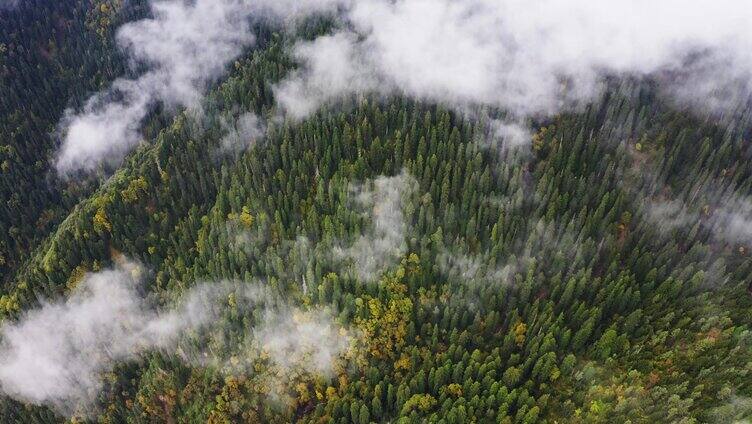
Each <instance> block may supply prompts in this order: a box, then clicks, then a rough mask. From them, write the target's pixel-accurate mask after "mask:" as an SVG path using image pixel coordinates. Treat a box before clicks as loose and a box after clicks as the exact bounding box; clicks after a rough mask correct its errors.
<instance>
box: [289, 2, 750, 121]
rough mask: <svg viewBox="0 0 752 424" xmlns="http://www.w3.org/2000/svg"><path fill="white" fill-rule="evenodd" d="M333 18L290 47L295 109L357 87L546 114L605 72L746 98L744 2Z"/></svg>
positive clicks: (427, 6) (593, 85)
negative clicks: (335, 21) (331, 27)
mask: <svg viewBox="0 0 752 424" xmlns="http://www.w3.org/2000/svg"><path fill="white" fill-rule="evenodd" d="M340 17H341V20H342V21H343V22H344V24H343V25H341V27H340V28H341V29H340V30H338V31H337V32H335V33H334V34H330V35H326V36H323V37H319V38H317V39H315V40H313V41H302V42H299V43H298V44H297V45H296V46H295V47H294V51H293V54H294V56H295V57H296V58H297V59H298V60H299V61H300V63H301V65H302V66H301V69H300V70H298V71H297V72H295V73H293V74H292V75H291V76H290V77H289V78H288V79H287V80H285V81H283V82H281V83H280V84H279V85H278V86H277V98H278V101H279V103H280V105H281V106H282V107H283V108H284V109H286V110H287V111H288V112H289V113H290V115H292V116H293V117H302V116H306V115H307V114H309V113H311V112H312V111H314V110H315V109H316V108H317V107H318V106H320V105H322V104H325V103H327V102H331V101H336V100H337V99H338V98H340V97H342V96H345V95H349V94H353V93H363V92H371V93H376V94H380V95H393V94H398V95H407V96H410V97H414V98H417V99H421V100H426V101H430V102H438V103H442V104H446V105H449V106H451V107H456V108H467V107H473V106H478V105H481V106H490V107H496V108H500V109H502V110H504V111H506V112H508V113H509V114H511V116H512V117H530V116H549V115H552V114H555V113H557V112H560V111H562V110H568V109H572V108H577V107H578V106H580V105H582V104H586V103H587V102H589V101H591V100H593V99H595V98H596V96H597V95H598V94H600V93H601V91H602V89H603V86H604V79H605V78H606V77H607V76H611V75H616V76H622V75H628V76H635V77H652V76H655V75H657V74H661V75H672V76H673V77H674V78H673V79H668V84H667V86H666V91H667V92H670V93H671V95H673V96H674V98H675V100H677V101H679V102H681V103H687V102H690V101H692V100H696V99H695V97H697V96H696V95H697V94H699V95H700V96H702V98H705V99H706V101H705V102H703V103H702V104H699V103H698V104H697V105H698V106H701V107H705V106H708V107H709V108H711V109H715V110H717V109H719V108H725V107H733V106H734V105H733V104H729V103H739V102H742V101H748V100H749V99H750V93H751V91H750V87H749V84H748V83H746V84H740V82H741V81H749V77H750V76H751V75H752V54H751V53H750V52H751V51H752V49H750V47H752V32H750V31H749V30H748V24H747V23H748V22H749V21H750V20H751V19H752V8H750V7H749V5H748V4H746V3H745V2H739V1H733V0H721V1H709V0H697V1H691V2H683V1H679V0H663V1H660V2H649V1H646V0H638V1H632V2H617V3H614V2H597V1H592V0H575V1H569V2H558V1H553V0H537V1H532V2H530V1H521V0H507V1H496V0H460V1H450V0H397V1H387V0H352V1H343V6H342V13H341V15H340ZM692 63H693V64H694V66H688V65H689V64H692ZM698 87H699V88H701V91H702V93H701V94H700V93H694V94H693V93H692V92H691V90H692V89H694V88H698ZM732 88H733V90H734V93H735V96H734V97H733V98H732V99H729V96H727V94H728V93H727V92H728V91H729V90H730V89H732ZM708 99H711V100H712V101H710V102H708V101H707V100H708Z"/></svg>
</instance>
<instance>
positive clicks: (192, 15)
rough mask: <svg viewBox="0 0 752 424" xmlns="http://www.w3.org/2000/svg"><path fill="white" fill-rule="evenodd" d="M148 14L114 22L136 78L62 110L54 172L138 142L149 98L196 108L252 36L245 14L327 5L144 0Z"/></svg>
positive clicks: (94, 163) (285, 18) (285, 13)
mask: <svg viewBox="0 0 752 424" xmlns="http://www.w3.org/2000/svg"><path fill="white" fill-rule="evenodd" d="M149 4H150V7H151V11H152V15H153V16H152V17H150V18H147V19H143V20H139V21H135V22H130V23H127V24H124V25H123V26H121V27H120V28H119V29H118V30H117V35H116V40H117V45H118V47H119V48H120V49H121V50H122V51H124V52H125V54H126V55H127V57H128V59H129V61H130V63H131V65H132V66H131V67H132V68H133V69H135V70H143V72H142V73H141V74H140V75H139V76H138V77H136V78H119V79H117V80H116V81H115V82H113V84H112V85H111V87H109V88H108V89H107V90H105V91H103V92H100V93H96V94H95V95H93V96H92V97H91V98H90V99H89V100H88V101H87V102H86V104H85V106H84V107H83V109H82V110H76V111H74V110H68V111H67V112H66V114H65V117H64V118H63V120H62V121H61V123H60V127H61V129H60V133H61V135H62V144H61V147H60V150H59V152H58V154H57V156H56V158H55V168H56V169H57V171H58V173H60V174H61V175H68V174H70V173H72V172H76V171H92V170H95V169H97V167H98V166H99V165H100V164H102V163H113V164H117V163H118V162H119V161H121V160H122V159H123V157H124V156H125V155H126V154H127V153H128V152H130V151H131V150H132V149H133V148H134V147H135V146H136V145H137V144H138V143H139V142H140V132H139V131H140V128H141V125H142V123H143V121H144V119H145V118H146V116H147V115H148V114H149V112H150V111H151V110H153V108H154V107H155V106H156V105H158V104H159V105H162V106H164V107H165V108H166V109H167V110H175V109H177V108H180V107H186V108H191V109H195V110H199V111H200V107H201V101H202V99H203V95H204V92H205V91H206V89H207V88H208V87H209V85H210V84H211V83H212V82H214V81H216V80H217V79H218V78H219V77H221V76H222V75H223V74H224V73H225V72H226V68H227V65H228V64H229V63H230V62H231V61H233V60H235V59H236V58H238V57H239V56H240V55H241V54H242V53H243V52H244V51H245V49H247V48H248V47H251V46H252V45H253V44H254V42H255V39H256V37H255V36H254V34H253V33H252V31H251V26H250V23H251V18H252V17H255V18H258V19H262V18H263V19H268V20H270V21H274V22H279V23H283V24H286V23H294V22H295V21H296V20H297V19H300V18H302V17H305V16H308V15H311V14H315V13H320V12H324V11H327V10H329V9H331V8H333V7H334V6H335V5H336V3H335V2H334V1H330V0H315V1H306V2H297V1H272V0H255V1H251V0H195V1H192V2H186V1H183V0H161V1H158V0H151V1H150V3H149Z"/></svg>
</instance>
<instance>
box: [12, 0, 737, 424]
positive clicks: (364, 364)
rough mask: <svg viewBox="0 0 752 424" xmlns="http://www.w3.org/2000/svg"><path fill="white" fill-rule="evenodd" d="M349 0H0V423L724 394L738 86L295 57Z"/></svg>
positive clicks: (533, 406) (618, 416) (729, 360)
mask: <svg viewBox="0 0 752 424" xmlns="http://www.w3.org/2000/svg"><path fill="white" fill-rule="evenodd" d="M463 2H464V3H465V4H471V5H474V3H473V2H472V1H470V2H467V1H464V0H463V1H460V2H458V3H457V4H463ZM160 3H161V4H162V6H161V7H164V9H160V6H159V4H160ZM351 3H353V4H355V3H358V2H337V1H320V2H316V1H311V2H305V1H304V2H301V3H296V2H289V1H280V2H270V1H261V0H259V1H257V2H254V1H251V0H248V1H241V0H237V1H235V0H217V2H215V3H211V2H209V1H208V0H197V1H196V2H181V1H177V0H174V1H173V0H166V1H164V2H158V1H153V2H147V1H119V0H76V1H59V2H58V1H51V0H18V1H17V2H13V3H10V2H9V3H8V5H7V6H3V3H0V30H1V31H0V166H1V170H0V172H2V189H1V191H0V193H2V194H1V195H0V199H1V200H3V202H2V204H1V205H0V210H1V211H2V212H1V214H0V272H1V273H2V285H1V286H0V288H1V290H0V294H1V297H0V323H1V324H0V325H1V326H0V394H2V398H0V421H2V422H9V423H11V422H18V423H30V422H39V423H48V422H66V421H68V422H109V423H120V422H133V423H141V422H144V423H146V422H149V423H151V422H165V423H182V422H190V423H193V422H201V423H203V422H211V423H236V422H305V423H361V424H367V423H371V422H399V423H423V422H442V423H465V422H477V423H486V422H489V423H491V422H497V423H539V422H540V423H561V422H573V423H575V422H592V423H620V422H631V423H643V422H644V423H655V422H667V423H668V422H678V423H695V422H697V423H700V422H719V423H721V422H722V423H727V422H748V421H745V420H749V419H751V418H752V378H751V376H750V374H751V373H752V221H751V220H752V197H750V196H752V163H751V162H750V160H749V158H750V155H752V150H750V149H751V148H752V145H750V141H751V140H752V118H751V117H752V108H749V102H746V103H745V102H741V103H735V104H734V108H733V109H732V110H729V109H725V110H724V112H718V109H713V110H712V111H707V110H701V109H697V107H696V104H695V103H693V102H691V101H687V102H679V101H677V100H676V98H674V97H672V96H671V95H669V94H667V93H668V92H673V89H672V90H668V89H666V86H665V84H663V83H662V81H665V79H667V78H670V75H671V73H670V72H663V71H664V69H663V68H660V69H659V71H661V72H658V73H655V74H647V75H639V77H636V76H635V75H633V74H631V73H624V74H622V73H614V74H613V75H608V76H607V77H604V78H603V79H602V80H600V81H599V84H600V88H601V89H599V90H595V91H593V92H592V93H589V94H588V96H587V97H580V98H577V99H575V100H576V101H573V102H571V103H572V104H570V103H569V100H571V99H570V98H569V97H567V98H566V99H562V100H561V102H560V103H557V105H559V104H560V105H559V106H556V107H555V108H553V109H551V110H548V109H546V110H545V111H544V110H543V109H544V108H543V107H536V108H534V109H535V111H532V112H529V113H528V112H527V111H525V112H521V111H520V110H519V109H517V111H514V110H510V108H511V107H512V105H513V102H511V100H510V101H508V102H507V100H504V101H497V100H488V101H486V100H483V99H484V97H483V96H480V98H481V101H475V100H477V98H474V99H473V101H472V102H467V101H465V100H463V101H462V102H459V100H457V99H456V98H454V97H453V96H449V95H448V94H447V93H449V92H451V90H453V87H454V86H451V85H446V86H442V87H440V88H441V89H436V90H434V89H433V88H432V89H431V90H425V89H424V85H423V84H428V83H427V82H426V81H431V78H434V77H436V74H432V73H430V72H429V73H427V74H426V75H418V78H423V79H422V80H421V81H422V82H420V83H414V82H410V83H409V84H401V82H400V81H401V80H400V79H399V78H398V77H396V76H394V75H392V74H389V72H392V71H389V72H387V71H383V69H385V68H383V69H382V68H379V69H382V70H381V71H378V72H380V74H379V73H377V72H374V73H370V74H368V77H367V78H366V77H363V71H362V70H360V71H359V70H357V69H356V70H355V71H353V72H352V73H349V72H350V70H352V69H351V66H352V64H347V63H345V62H347V61H345V60H343V59H342V58H341V57H340V56H338V54H336V53H334V52H332V51H331V50H326V51H327V52H328V55H326V56H325V57H324V58H325V59H326V62H327V63H326V65H322V63H320V62H316V60H315V59H311V56H310V55H311V52H312V51H313V50H314V49H315V48H317V47H321V46H322V45H324V46H329V47H331V45H329V44H327V43H334V44H335V45H336V43H338V42H339V41H342V40H343V39H346V40H348V43H352V45H351V46H350V47H353V46H355V47H354V48H355V49H361V48H362V49H363V51H358V52H356V53H352V52H351V53H352V56H353V57H356V58H357V60H353V62H354V63H356V64H358V66H361V65H362V64H363V63H366V62H368V60H371V59H365V57H368V56H363V54H365V52H366V51H368V49H369V47H370V48H373V49H376V47H374V46H377V44H367V45H366V46H365V47H363V46H360V47H358V46H359V45H358V44H357V43H358V41H357V40H359V39H358V38H357V37H353V38H348V37H349V35H345V36H343V35H342V34H341V33H339V32H337V31H340V29H341V28H349V27H356V28H357V27H358V25H363V22H364V19H365V18H363V16H364V15H363V13H364V12H363V10H366V9H363V10H359V13H355V12H353V13H352V15H353V16H355V17H354V18H353V17H351V16H349V15H347V14H344V12H342V10H350V9H348V8H351V7H352V8H353V10H356V11H357V10H358V9H357V8H358V7H360V6H352V5H351ZM360 3H361V4H369V5H370V6H371V7H372V8H373V10H377V11H380V12H379V13H381V12H383V10H381V9H379V8H378V7H381V6H378V7H377V6H376V5H380V4H381V0H373V1H368V2H366V1H363V2H360ZM387 3H388V2H387ZM403 3H405V4H411V3H412V4H413V5H415V6H416V7H417V6H419V5H425V4H426V3H425V2H420V1H417V0H416V1H412V2H411V1H410V0H400V1H397V2H395V4H396V5H397V6H394V5H392V6H383V7H384V8H387V7H393V8H398V7H400V6H399V5H400V4H403ZM445 3H446V2H445V1H444V0H441V1H438V2H437V3H436V4H435V5H434V6H431V7H436V8H441V7H444V6H442V5H443V4H445ZM479 3H483V2H479ZM245 4H251V6H248V7H249V9H245V6H243V5H245ZM309 4H310V5H311V6H310V10H309V6H306V5H309ZM329 4H333V5H335V7H334V8H333V9H330V8H326V7H328V6H326V7H324V6H321V5H329ZM585 4H587V2H585ZM181 5H182V6H181ZM192 5H193V6H192ZM296 5H297V6H296ZM484 5H485V6H487V4H486V3H484ZM225 6H226V7H227V10H225V9H221V8H222V7H225ZM192 7H193V9H191V8H192ZM363 7H365V6H363ZM406 7H407V6H406ZM479 7H480V6H479ZM183 8H185V10H184V9H183ZM220 9H221V10H220ZM218 10H219V11H218ZM228 10H229V13H225V12H227V11H228ZM246 10H248V16H247V18H248V19H247V20H248V22H245V21H244V22H243V23H242V24H238V23H234V21H232V23H228V27H230V28H232V32H233V34H231V35H228V34H223V33H222V34H217V33H215V32H216V29H213V27H214V25H211V23H212V22H215V21H213V20H212V19H214V17H216V16H220V17H222V19H230V18H228V16H230V15H232V16H233V18H232V19H236V18H237V16H239V15H238V12H239V11H243V13H245V11H246ZM369 10H370V9H369ZM389 10H390V12H389V13H397V12H395V10H398V9H389ZM448 10H450V12H451V10H452V9H451V8H450V9H448ZM725 13H732V12H731V11H726V12H725ZM241 15H242V14H241ZM369 16H370V15H369ZM374 16H378V17H381V18H383V19H387V17H388V13H386V12H384V13H383V14H381V15H379V14H378V13H376V12H374ZM172 18H175V19H177V20H178V22H180V24H179V25H178V24H176V23H175V22H174V21H173V20H171V19H172ZM242 19H244V18H242ZM348 19H351V20H350V21H348ZM128 22H131V23H132V22H147V23H149V24H150V25H151V23H155V22H156V24H155V25H156V26H157V27H158V28H173V29H175V30H176V31H178V32H179V34H182V35H176V36H174V37H173V38H174V39H171V38H170V37H166V38H165V39H166V40H167V41H164V43H167V44H159V48H155V50H157V51H158V55H157V56H158V59H155V57H157V56H154V57H153V56H149V55H150V54H151V53H149V52H147V53H143V52H141V50H139V49H141V48H143V49H147V47H148V46H149V45H150V44H149V43H147V42H145V43H144V44H143V45H136V46H135V47H134V45H133V44H132V43H133V40H134V39H135V38H134V36H133V35H132V34H131V33H130V32H128V28H129V27H127V25H128V24H127V23H128ZM165 22H166V23H165ZM196 22H198V23H199V24H196ZM206 22H209V24H206ZM216 22H222V21H221V20H220V21H216ZM441 22H444V21H441ZM157 24H160V25H163V26H159V25H157ZM193 24H196V26H195V27H193V26H191V25H193ZM444 24H446V22H444ZM122 25H125V28H126V30H124V32H118V30H117V28H118V27H120V26H122ZM207 27H212V28H207ZM130 28H137V29H138V30H139V31H134V32H135V33H137V34H141V35H142V34H143V33H144V31H143V30H149V29H150V28H151V27H150V26H147V25H145V26H143V27H130ZM463 28H464V27H463ZM198 30H203V31H206V32H207V33H211V34H213V35H211V36H207V37H206V39H205V40H204V39H202V40H201V41H196V39H195V38H194V37H195V34H196V31H198ZM237 31H241V32H242V31H247V32H248V34H249V36H248V37H240V36H238V34H237ZM146 32H147V33H148V31H146ZM373 33H375V31H374V32H364V33H363V34H361V36H362V38H368V37H374V39H375V40H379V38H378V37H377V36H374V35H373ZM129 34H131V35H129ZM332 34H333V35H332ZM364 34H365V35H364ZM198 35H199V36H200V35H201V34H200V33H198ZM250 35H252V37H251V36H250ZM455 35H456V34H455ZM460 35H461V34H460ZM128 37H130V38H128ZM185 39H187V40H189V42H186V43H185V46H188V47H185V46H183V47H181V49H176V50H177V51H178V52H180V54H181V55H182V54H188V55H193V56H192V57H193V58H192V59H186V60H185V61H182V60H181V59H175V58H174V57H173V56H172V54H173V52H172V51H170V49H168V48H166V47H165V45H167V46H169V45H171V44H169V43H175V44H181V43H183V42H184V40H185ZM124 40H125V41H124ZM207 40H209V41H207ZM211 40H214V41H211ZM338 40H339V41H338ZM353 40H356V41H353ZM210 41H211V42H215V43H216V44H217V46H218V47H217V48H216V49H215V50H216V51H211V50H212V49H207V46H214V44H211V42H210ZM159 43H162V41H160V42H159ZM306 43H309V44H306ZM124 46H125V47H124ZM139 46H141V47H139ZM230 47H232V48H230ZM236 50H237V51H236ZM413 53H415V52H413ZM206 54H209V56H206V57H205V56H204V55H206ZM416 54H417V53H416ZM457 54H458V55H460V56H462V55H464V53H462V52H457ZM385 56H387V57H388V55H386V54H385ZM348 57H349V56H348ZM459 59H462V57H460V58H459ZM216 61H220V63H221V64H223V65H224V64H225V63H226V66H219V69H220V71H221V72H220V71H217V70H214V67H217V65H216V63H215V62H216ZM439 62H441V64H445V63H444V62H442V61H439ZM400 63H402V62H400ZM209 64H211V66H209ZM402 64H403V65H404V66H403V67H404V68H409V69H411V70H412V72H415V69H413V68H411V67H410V66H408V65H405V64H404V63H402ZM598 65H599V66H600V63H599V64H598ZM336 66H339V68H337V69H348V71H347V72H345V71H342V72H341V73H339V72H335V71H334V70H332V69H331V67H336ZM689 68H691V66H689V65H688V66H686V68H685V69H689ZM155 69H156V70H155ZM615 69H616V70H619V71H621V68H618V67H615ZM204 71H205V74H206V75H204V74H200V72H204ZM437 73H439V72H438V71H437ZM186 75H187V76H186ZM322 75H323V76H322ZM476 76H477V75H476ZM565 76H568V77H570V78H569V79H570V81H566V79H567V78H562V81H556V84H555V85H556V86H560V85H561V86H562V87H565V86H567V84H570V85H572V86H573V85H574V84H576V81H575V78H573V77H574V75H565ZM453 77H454V75H453V76H452V78H453ZM467 77H468V78H471V77H473V75H469V76H467ZM165 78H166V79H165ZM181 78H183V79H182V80H181ZM322 78H323V82H322V80H321V79H322ZM677 78H678V77H677ZM481 79H482V78H481ZM690 80H691V79H690ZM153 81H156V82H153ZM175 81H178V82H180V84H178V83H175ZM507 82H508V81H507ZM512 82H514V81H512ZM183 83H185V84H183ZM112 84H114V85H113V87H115V88H114V89H110V88H108V87H111V85H112ZM342 84H345V85H347V89H343V88H342V87H341V85H342ZM410 84H413V85H410ZM386 85H389V86H390V87H392V85H393V87H392V88H388V89H386V88H383V89H382V88H377V87H379V86H386ZM133 87H135V88H133ZM353 87H357V88H353ZM416 87H418V88H416ZM461 88H462V89H463V90H466V91H469V92H472V88H471V87H469V86H465V85H461ZM523 88H524V87H523ZM704 88H705V87H704ZM704 88H703V89H704ZM699 89H700V87H699V86H698V90H699ZM106 90H110V91H106ZM142 90H147V91H148V90H153V91H154V92H159V93H160V94H153V95H151V96H152V97H149V98H147V100H144V101H143V104H142V103H139V101H140V100H139V99H140V97H139V96H138V95H137V94H138V93H140V91H142ZM160 90H168V91H169V90H173V91H174V90H184V91H185V93H187V94H185V93H183V92H181V94H180V95H167V94H163V93H162V92H161V91H160ZM322 90H327V91H326V92H325V93H324V92H323V91H322ZM421 90H422V91H421ZM102 92H106V93H107V94H106V95H100V94H97V93H102ZM582 92H583V91H582V90H581V91H578V93H582ZM291 93H292V94H300V93H306V94H308V95H315V96H316V99H315V100H310V99H308V98H306V99H304V100H305V101H304V100H301V99H300V98H297V97H295V98H293V97H294V96H292V94H291ZM311 93H313V94H311ZM436 93H438V94H436ZM735 93H737V94H738V95H739V97H742V98H743V96H744V95H743V94H742V93H743V92H742V91H737V92H735ZM183 94H185V95H183ZM513 95H514V94H510V95H509V96H506V95H505V94H504V93H499V94H498V96H499V97H500V98H503V99H508V98H510V97H511V96H513ZM516 95H518V96H519V94H516ZM181 96H182V97H181ZM291 96H292V97H291ZM468 96H470V95H468ZM578 96H582V94H578ZM147 97H148V96H147ZM450 97H451V98H452V99H453V100H452V101H449V100H448V99H450ZM476 97H477V96H476ZM186 98H187V99H189V100H185V99H186ZM91 99H93V100H94V101H92V100H91ZM113 99H114V100H113ZM536 99H538V100H535V101H538V102H540V97H536ZM706 100H707V102H708V103H709V102H710V100H711V99H710V98H707V99H706ZM746 100H748V99H746ZM100 103H102V104H103V105H100ZM458 103H461V104H459V105H458ZM113 105H115V106H113ZM134 105H135V106H134ZM291 105H294V106H295V107H293V106H291ZM531 105H532V103H531ZM714 105H715V104H714ZM113 107H115V108H116V110H117V111H118V113H117V114H108V113H109V112H106V113H105V112H101V113H100V112H99V111H101V110H105V111H109V110H110V109H108V108H113ZM530 108H531V110H532V109H533V106H530ZM546 108H548V103H546ZM134 110H137V111H138V112H137V113H136V115H137V116H138V117H137V118H136V119H134V122H127V123H126V124H124V127H127V128H128V129H127V130H122V128H120V127H112V126H109V127H108V126H107V123H108V122H109V121H107V119H99V118H101V117H103V116H104V117H110V118H112V117H114V116H117V117H118V119H119V118H121V117H122V116H126V115H128V114H129V113H131V112H132V111H134ZM142 111H143V113H141V112H142ZM301 111H303V112H301ZM98 113H100V114H98ZM142 115H143V116H142ZM87 119H88V120H87ZM91 122H95V123H97V125H100V124H101V127H102V128H105V129H106V130H107V131H106V132H105V133H104V135H102V137H101V138H96V139H97V140H100V139H101V140H105V139H109V140H115V139H118V140H120V139H122V140H123V143H122V146H126V147H125V148H124V147H122V146H118V147H117V148H114V147H113V148H110V149H106V150H103V152H104V156H106V157H105V158H104V159H103V160H102V161H101V162H97V164H96V166H90V163H91V162H90V159H91V158H92V157H93V156H91V151H98V150H97V148H94V147H91V146H88V145H87V146H85V147H86V148H87V149H88V150H89V151H88V152H84V153H82V155H89V156H86V157H85V158H86V161H87V162H85V163H84V162H81V163H83V164H84V165H82V166H79V167H76V166H75V165H74V166H72V168H71V166H68V165H66V168H65V169H62V168H61V165H60V164H61V163H62V162H61V161H60V160H59V158H60V153H59V152H60V151H61V149H62V151H65V152H71V150H65V149H66V148H68V147H70V146H72V144H70V143H72V142H73V141H72V139H71V137H72V136H71V134H72V130H71V128H84V129H87V130H88V129H90V127H83V126H82V127H76V126H75V125H76V123H91ZM91 128H94V127H93V126H92V127H91ZM96 128H99V127H96ZM118 128H120V129H118ZM132 128H135V129H132ZM134 137H135V138H134ZM92 139H94V138H92ZM82 150H85V149H82ZM66 163H68V162H66ZM70 163H74V164H75V163H76V162H75V161H74V162H70Z"/></svg>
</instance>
